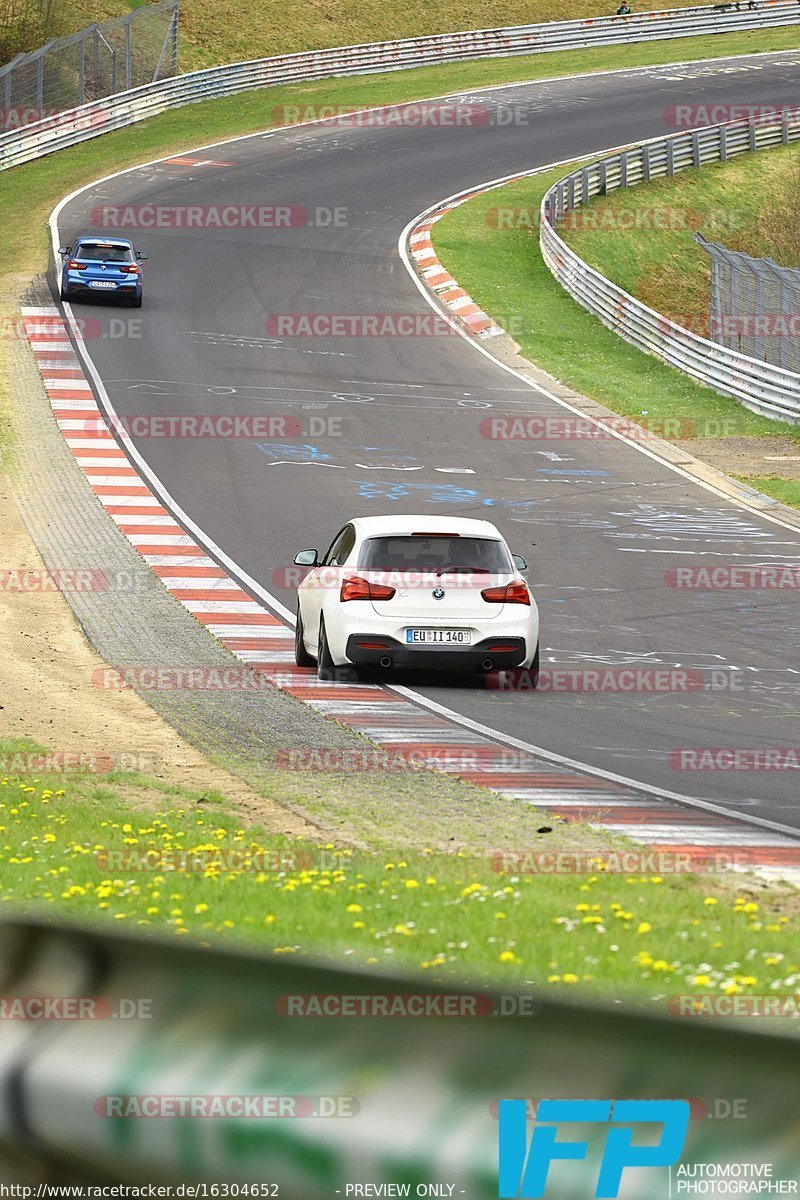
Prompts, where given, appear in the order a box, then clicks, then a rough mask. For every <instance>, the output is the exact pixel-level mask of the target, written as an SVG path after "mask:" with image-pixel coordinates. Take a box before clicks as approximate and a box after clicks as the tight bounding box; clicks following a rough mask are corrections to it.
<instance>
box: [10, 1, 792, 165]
mask: <svg viewBox="0 0 800 1200" xmlns="http://www.w3.org/2000/svg"><path fill="white" fill-rule="evenodd" d="M799 22H800V5H798V3H797V0H758V5H757V7H756V8H753V9H750V8H747V7H746V6H745V4H744V3H742V4H741V7H738V6H736V5H735V4H733V3H731V4H717V5H706V6H703V7H698V8H684V9H672V10H669V11H665V12H651V13H641V14H636V15H632V16H627V17H616V16H610V17H597V18H593V19H584V20H577V21H555V22H549V23H547V24H541V25H520V26H513V27H510V28H503V29H483V30H469V31H466V32H463V33H447V34H437V35H433V36H428V37H417V38H407V39H404V40H402V41H391V42H375V43H369V44H365V45H360V46H343V47H338V48H336V49H330V50H313V51H308V52H305V53H302V54H285V55H278V56H276V57H273V58H262V59H255V60H253V61H251V62H243V63H232V64H230V65H227V66H222V67H211V68H209V69H207V70H202V71H194V72H191V73H190V74H187V75H180V76H178V77H176V78H175V79H169V80H163V81H160V82H158V83H154V84H150V85H148V86H145V87H139V88H134V89H133V90H131V91H128V92H124V93H120V94H118V95H116V96H114V97H111V98H109V99H106V100H102V101H99V102H95V103H91V104H86V105H83V106H81V107H79V108H75V109H70V110H67V111H66V112H64V113H62V114H59V115H57V116H56V117H55V118H53V117H50V118H46V119H45V120H43V121H40V122H38V123H36V124H32V125H29V126H26V128H25V129H24V130H21V131H19V132H17V133H13V134H7V135H5V136H3V137H0V169H3V168H8V167H13V166H18V165H20V164H21V163H25V162H30V161H31V160H33V159H35V158H41V157H42V156H43V155H45V154H50V153H52V152H53V151H55V150H61V149H63V148H64V147H66V146H73V145H76V144H78V143H79V142H82V141H86V140H87V139H89V138H93V137H98V136H99V135H100V134H102V133H107V132H109V131H111V130H113V129H120V128H122V127H124V126H126V125H132V124H133V123H134V122H136V121H143V120H146V119H147V118H148V117H153V116H156V115H158V114H159V113H163V112H166V111H167V110H168V109H171V108H177V107H178V106H180V105H183V104H192V103H196V102H198V101H201V100H211V99H214V98H217V97H220V96H230V95H234V94H236V93H238V92H244V91H249V90H252V89H256V88H263V87H269V86H270V85H272V84H279V83H295V82H298V81H303V80H314V79H325V78H330V77H335V76H349V75H360V74H369V73H375V72H381V71H398V70H403V69H407V68H411V67H421V66H426V65H438V64H444V63H450V62H460V61H464V60H467V59H478V58H501V57H506V56H509V55H515V54H539V53H545V52H551V51H556V50H569V49H580V48H587V47H599V46H604V45H617V44H620V43H625V44H627V43H630V42H641V41H655V40H659V39H663V38H679V37H696V36H698V35H701V34H712V33H730V32H735V31H737V30H747V29H758V28H771V27H774V26H780V25H794V24H797V23H799Z"/></svg>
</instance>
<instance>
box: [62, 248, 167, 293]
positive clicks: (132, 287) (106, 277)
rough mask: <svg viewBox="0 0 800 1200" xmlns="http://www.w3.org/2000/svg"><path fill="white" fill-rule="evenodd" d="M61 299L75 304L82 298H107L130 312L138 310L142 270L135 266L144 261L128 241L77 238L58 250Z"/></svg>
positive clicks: (142, 255) (143, 256) (143, 257)
mask: <svg viewBox="0 0 800 1200" xmlns="http://www.w3.org/2000/svg"><path fill="white" fill-rule="evenodd" d="M59 254H60V255H61V257H62V258H63V259H64V268H63V271H62V273H61V299H62V300H78V299H80V297H82V296H107V297H108V298H109V299H110V300H114V301H116V302H117V303H127V304H129V305H131V307H132V308H141V307H142V270H141V267H140V266H139V263H140V262H141V261H142V260H143V259H145V258H147V255H146V254H141V253H140V252H139V251H138V250H136V249H135V247H134V245H133V242H131V241H129V239H128V238H105V237H98V236H97V234H85V235H84V236H82V237H78V238H76V239H75V241H74V242H73V243H72V245H71V246H62V247H61V249H60V250H59Z"/></svg>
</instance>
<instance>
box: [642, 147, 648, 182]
mask: <svg viewBox="0 0 800 1200" xmlns="http://www.w3.org/2000/svg"><path fill="white" fill-rule="evenodd" d="M642 182H643V183H649V182H650V147H649V146H642Z"/></svg>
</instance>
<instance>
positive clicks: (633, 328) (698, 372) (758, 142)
mask: <svg viewBox="0 0 800 1200" xmlns="http://www.w3.org/2000/svg"><path fill="white" fill-rule="evenodd" d="M796 141H800V116H798V113H797V111H796V110H792V111H791V112H789V111H785V112H784V113H783V115H782V117H781V119H780V120H775V121H770V122H763V121H760V120H759V119H758V118H757V117H751V118H750V120H748V121H744V122H732V123H729V124H726V125H715V126H711V127H709V128H706V129H693V130H690V131H687V132H685V133H680V134H675V135H672V136H670V137H666V138H661V139H658V140H654V141H648V142H643V143H641V144H639V145H638V146H633V147H630V148H629V149H626V150H622V151H620V152H618V153H614V154H610V155H604V156H603V157H602V158H599V159H597V160H596V161H594V162H592V163H589V164H588V165H586V166H581V167H579V168H578V169H577V170H575V171H572V172H570V174H569V175H567V176H565V177H564V178H563V179H561V180H559V182H558V183H556V184H555V185H554V186H553V187H552V188H550V190H549V191H548V192H547V193H546V195H545V196H544V198H543V200H542V206H541V219H540V230H539V245H540V247H541V251H542V256H543V258H544V260H545V262H546V263H547V265H548V267H549V268H550V271H551V272H552V274H553V275H554V276H555V278H556V279H557V280H558V282H559V283H560V284H561V286H562V287H563V288H564V289H565V290H566V291H567V292H569V294H570V296H572V298H573V300H577V302H578V304H580V305H582V306H583V308H586V309H588V310H589V312H591V313H593V314H594V315H595V316H596V317H598V318H599V319H600V320H601V321H602V322H603V324H604V325H606V326H607V327H608V328H609V329H612V330H613V331H614V333H617V334H619V336H620V337H622V338H624V340H625V341H626V342H630V343H631V345H633V346H636V347H637V348H638V349H639V350H643V351H645V352H646V353H647V354H652V355H655V357H656V358H660V359H661V360H662V361H663V362H665V363H668V364H669V366H672V367H676V368H677V369H678V370H679V371H683V372H684V373H685V374H687V375H690V376H691V377H692V378H693V379H696V380H698V381H699V382H700V383H703V384H705V385H706V386H707V387H711V388H714V389H715V390H716V391H718V392H721V393H722V394H723V395H725V396H733V397H734V398H735V399H737V400H740V401H741V402H742V403H743V404H744V405H745V406H746V407H747V408H750V409H752V410H753V412H757V413H760V414H761V415H763V416H768V417H778V418H780V419H782V420H784V421H791V422H792V423H795V422H798V421H800V375H798V374H795V373H794V372H793V371H787V370H784V369H783V368H781V367H777V366H773V365H771V364H769V363H765V362H762V361H760V360H759V359H755V358H749V357H748V356H747V355H744V354H741V353H739V352H738V351H735V350H731V349H729V348H728V347H727V346H722V345H720V344H719V343H717V342H712V341H709V340H708V339H706V338H702V337H700V336H699V335H697V334H695V333H692V332H690V331H689V330H688V329H684V328H683V327H682V326H680V325H678V324H676V323H675V322H674V321H671V320H670V319H669V318H668V317H666V316H663V315H662V314H661V313H658V312H656V311H655V310H654V309H652V308H649V307H648V306H647V305H646V304H642V303H641V301H639V300H637V299H636V297H635V296H632V295H630V293H629V292H626V291H624V289H623V288H621V287H618V286H617V284H615V283H613V282H612V281H611V280H610V279H606V277H605V276H604V275H602V274H601V273H600V271H597V270H595V269H594V268H593V267H590V266H589V264H588V263H586V262H584V261H583V259H582V258H580V257H579V255H578V254H576V253H575V251H574V250H573V249H571V247H570V246H568V245H567V243H566V242H565V241H564V240H563V238H561V237H560V236H559V235H558V233H557V231H556V229H555V227H554V224H553V222H555V223H556V224H557V223H558V222H559V221H560V220H562V219H563V217H564V216H565V214H566V213H568V212H571V211H572V210H573V209H575V208H577V207H579V206H580V205H582V204H586V203H587V202H588V201H589V200H591V199H592V197H594V196H600V195H607V194H608V193H609V192H612V191H614V190H616V189H618V188H629V187H633V186H634V185H635V184H637V183H646V182H648V181H649V180H651V179H658V178H662V177H664V176H668V175H674V174H675V173H676V172H678V171H685V170H686V169H687V168H690V167H700V166H703V165H704V164H706V163H712V162H726V161H727V160H728V159H729V158H732V157H734V156H735V155H737V154H745V153H749V152H751V151H754V150H760V149H765V148H767V147H772V146H785V145H788V144H789V143H790V142H796Z"/></svg>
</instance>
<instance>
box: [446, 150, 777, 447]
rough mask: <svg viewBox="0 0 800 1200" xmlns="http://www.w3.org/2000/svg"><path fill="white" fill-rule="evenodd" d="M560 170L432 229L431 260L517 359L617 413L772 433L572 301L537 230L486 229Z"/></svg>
mask: <svg viewBox="0 0 800 1200" xmlns="http://www.w3.org/2000/svg"><path fill="white" fill-rule="evenodd" d="M566 171H567V168H565V167H559V168H557V169H556V170H555V171H551V172H548V173H546V174H542V175H537V176H534V177H532V178H530V179H523V180H521V181H519V182H517V183H512V184H507V185H506V186H504V187H502V188H497V189H495V190H494V191H492V192H488V193H486V194H484V195H482V196H478V197H476V198H475V199H474V200H470V201H469V202H468V203H467V204H463V205H461V206H460V207H459V208H456V209H454V210H453V212H451V213H448V215H447V216H446V217H444V218H443V219H442V220H440V221H439V222H438V223H437V224H436V225H435V226H434V229H433V238H434V243H435V246H436V250H437V252H438V254H439V257H440V259H441V260H442V262H443V263H444V264H445V266H446V267H447V268H448V270H449V271H451V272H452V274H453V276H454V278H455V279H457V280H458V282H459V284H460V285H461V287H463V288H466V290H467V291H468V292H469V293H470V295H471V296H472V297H473V299H474V300H475V302H476V303H477V304H478V305H479V306H480V307H481V308H483V309H485V311H486V312H488V313H490V314H491V315H492V316H494V317H495V318H496V319H497V320H498V321H499V322H500V324H501V325H503V326H504V327H505V328H511V329H513V331H514V338H515V340H516V341H517V342H518V343H519V345H520V349H521V352H522V354H523V355H525V357H527V358H530V359H532V360H534V361H535V362H536V363H538V364H539V365H540V366H541V367H544V368H545V370H547V371H549V372H550V373H551V374H553V375H555V376H556V377H557V378H558V379H559V380H561V381H562V382H563V383H565V384H567V385H568V386H569V387H571V388H573V389H574V390H575V391H577V392H581V393H583V394H585V395H588V396H591V397H592V398H594V399H595V400H599V401H601V402H602V403H603V404H606V405H608V407H609V408H611V409H613V410H614V411H615V412H618V413H621V414H623V415H624V416H626V417H630V418H632V419H633V420H642V421H645V422H651V423H655V424H656V425H657V426H660V425H661V423H665V422H672V423H674V424H675V423H679V427H680V428H681V430H687V431H689V432H694V433H695V434H696V436H698V437H703V436H705V435H706V432H707V431H708V430H709V429H714V430H716V429H718V428H724V429H725V430H726V431H727V432H728V433H730V434H731V435H734V434H735V435H737V436H742V435H747V434H749V435H759V436H763V435H767V434H772V435H774V434H775V432H776V427H775V424H774V422H771V421H769V420H768V419H767V418H766V417H759V416H758V415H757V414H755V413H751V412H750V411H749V410H748V409H745V408H742V406H741V405H739V404H737V403H736V401H734V400H730V399H727V398H726V397H724V396H720V395H718V394H717V393H716V392H714V391H712V390H711V389H710V388H704V387H701V386H700V385H699V384H696V383H694V382H693V381H692V380H691V379H689V378H688V377H687V376H685V375H682V374H681V373H680V372H678V371H675V370H673V369H672V368H671V367H668V366H665V365H664V364H663V363H661V362H659V361H658V359H655V358H652V357H651V356H649V355H646V354H642V353H641V352H640V351H638V350H636V349H634V347H632V346H629V345H628V344H627V343H626V342H624V341H622V339H621V338H619V337H617V335H616V334H615V333H612V332H611V330H608V329H606V328H605V326H603V325H602V324H601V323H600V322H599V321H598V320H597V319H596V318H595V317H593V316H591V314H590V313H588V312H586V311H585V310H584V309H583V308H581V307H580V305H578V304H576V303H575V302H574V301H573V300H572V299H571V298H570V297H569V296H568V295H567V293H566V292H565V291H564V289H563V288H562V287H561V286H560V284H558V283H556V281H555V280H554V279H553V277H552V275H551V274H550V272H549V270H548V269H547V267H546V266H545V264H544V262H543V260H542V257H541V254H540V251H539V237H538V229H536V228H533V229H521V228H518V229H498V228H496V227H494V226H495V225H496V220H495V219H494V217H493V216H492V211H493V210H495V209H496V208H498V207H501V208H505V207H509V208H523V209H526V210H530V212H531V213H532V214H536V213H538V209H539V203H540V201H541V198H542V196H543V195H544V193H545V192H546V191H547V189H548V187H550V186H551V184H552V183H554V182H555V181H556V180H557V179H560V178H561V177H562V176H563V175H564V174H565V173H566ZM618 240H619V241H620V242H622V241H624V239H622V238H619V239H618ZM777 431H778V432H780V433H784V432H788V433H789V434H790V436H795V437H798V438H800V429H795V430H794V433H793V434H792V431H791V428H790V427H786V429H785V428H784V426H783V425H781V426H780V427H779V429H778V430H777Z"/></svg>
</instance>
